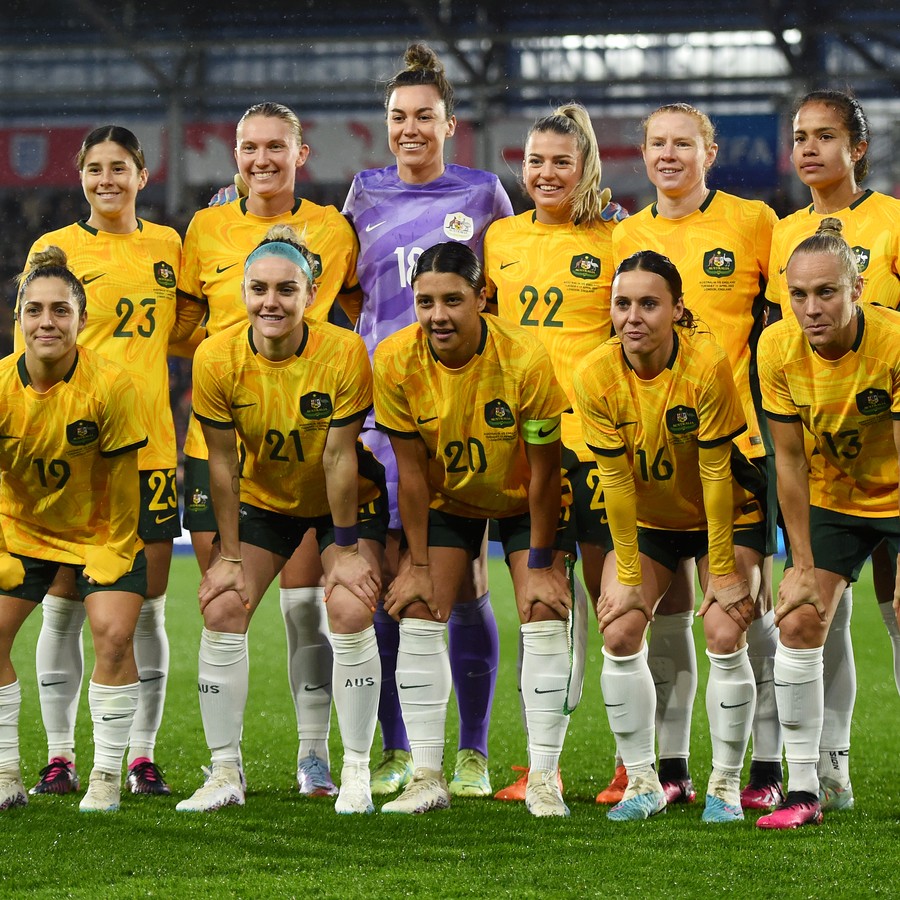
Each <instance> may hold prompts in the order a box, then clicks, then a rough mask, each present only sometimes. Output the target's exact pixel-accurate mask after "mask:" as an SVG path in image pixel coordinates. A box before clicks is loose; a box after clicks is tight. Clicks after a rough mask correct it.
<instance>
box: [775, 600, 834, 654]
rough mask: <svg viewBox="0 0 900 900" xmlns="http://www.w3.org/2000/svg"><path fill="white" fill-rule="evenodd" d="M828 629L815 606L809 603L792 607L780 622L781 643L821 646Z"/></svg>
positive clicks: (805, 646) (806, 646) (798, 646)
mask: <svg viewBox="0 0 900 900" xmlns="http://www.w3.org/2000/svg"><path fill="white" fill-rule="evenodd" d="M827 631H828V629H827V627H826V625H825V623H824V622H822V620H821V619H820V618H819V614H818V612H816V609H815V607H814V606H812V605H811V604H808V603H807V604H804V605H803V606H798V607H797V608H796V609H792V610H791V611H790V612H789V613H787V615H785V616H784V618H783V619H781V621H780V622H779V623H778V633H779V639H780V641H781V643H782V644H785V645H786V646H788V647H796V648H800V649H803V648H812V647H821V646H822V645H823V644H824V643H825V636H826V634H827Z"/></svg>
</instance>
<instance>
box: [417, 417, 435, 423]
mask: <svg viewBox="0 0 900 900" xmlns="http://www.w3.org/2000/svg"><path fill="white" fill-rule="evenodd" d="M436 418H437V416H432V417H431V418H430V419H423V418H422V417H421V416H419V417H418V418H417V419H416V424H417V425H427V424H428V423H429V422H433V421H434V420H435V419H436Z"/></svg>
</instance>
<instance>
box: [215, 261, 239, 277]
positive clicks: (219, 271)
mask: <svg viewBox="0 0 900 900" xmlns="http://www.w3.org/2000/svg"><path fill="white" fill-rule="evenodd" d="M236 265H237V263H232V264H231V265H230V266H216V274H217V275H221V274H222V273H223V272H227V271H228V270H229V269H233V268H234V267H235V266H236Z"/></svg>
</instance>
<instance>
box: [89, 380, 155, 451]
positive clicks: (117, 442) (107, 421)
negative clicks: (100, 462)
mask: <svg viewBox="0 0 900 900" xmlns="http://www.w3.org/2000/svg"><path fill="white" fill-rule="evenodd" d="M137 405H138V397H137V390H136V389H135V386H134V382H133V381H132V380H131V378H130V377H129V375H128V373H127V372H125V371H122V372H120V373H119V374H118V375H117V377H116V379H115V381H113V383H112V385H111V389H110V393H109V397H108V398H107V402H106V408H105V410H104V420H103V428H102V430H101V433H100V455H101V456H107V457H109V456H118V455H119V454H121V453H128V452H129V451H130V450H137V449H139V448H140V447H144V446H146V444H147V434H146V432H145V431H144V429H143V428H142V427H141V423H140V421H139V417H138V416H135V415H134V410H135V409H136V408H137Z"/></svg>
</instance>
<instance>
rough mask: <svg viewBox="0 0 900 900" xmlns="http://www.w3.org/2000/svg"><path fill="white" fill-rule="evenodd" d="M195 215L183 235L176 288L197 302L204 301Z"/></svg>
mask: <svg viewBox="0 0 900 900" xmlns="http://www.w3.org/2000/svg"><path fill="white" fill-rule="evenodd" d="M198 231H199V228H198V226H197V216H194V218H193V219H191V222H190V224H189V225H188V228H187V233H186V234H185V236H184V249H183V252H182V256H181V273H180V275H179V277H178V290H179V291H181V293H182V294H186V295H187V296H188V297H191V298H192V299H193V300H196V301H197V302H198V303H204V304H205V303H206V298H205V297H204V296H203V285H202V284H201V282H200V251H199V246H198V244H199V237H198V235H197V232H198Z"/></svg>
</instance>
